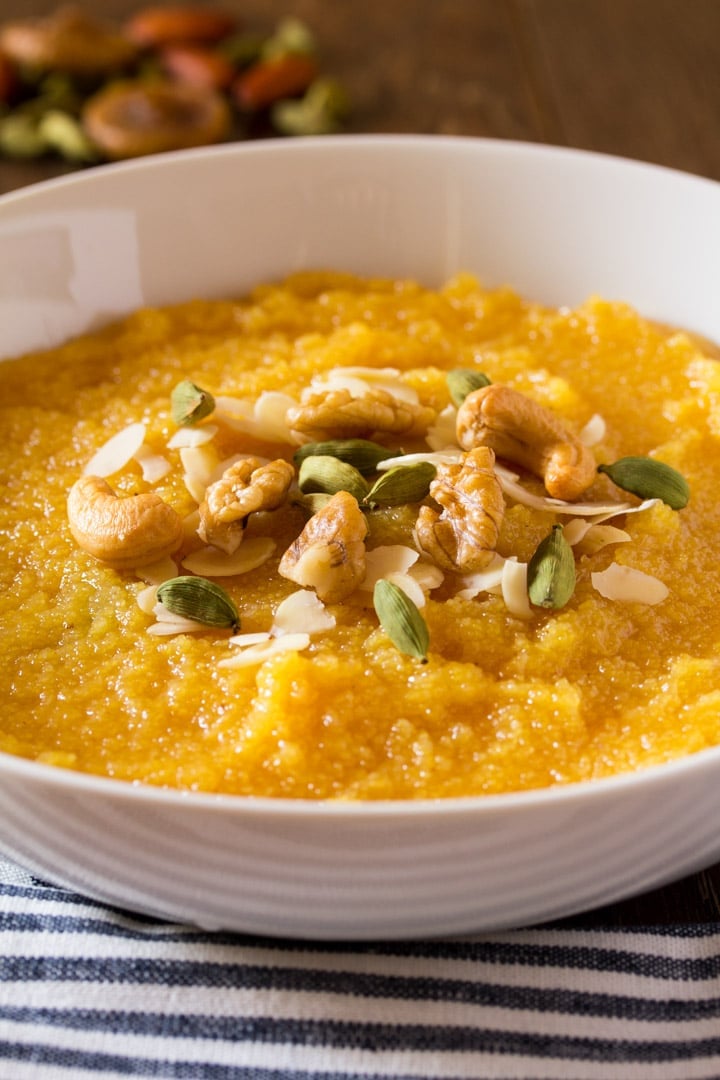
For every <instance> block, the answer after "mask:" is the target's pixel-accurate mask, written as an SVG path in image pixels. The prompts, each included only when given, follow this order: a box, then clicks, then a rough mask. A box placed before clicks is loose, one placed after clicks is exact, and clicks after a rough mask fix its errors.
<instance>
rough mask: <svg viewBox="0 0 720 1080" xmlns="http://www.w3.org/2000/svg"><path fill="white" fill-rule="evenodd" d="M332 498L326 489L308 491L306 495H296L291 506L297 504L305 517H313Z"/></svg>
mask: <svg viewBox="0 0 720 1080" xmlns="http://www.w3.org/2000/svg"><path fill="white" fill-rule="evenodd" d="M331 499H332V495H329V494H328V493H327V492H326V491H309V492H308V494H307V495H297V496H296V497H295V498H294V499H293V500H292V503H293V506H299V507H300V509H301V510H302V512H303V513H304V514H305V515H306V517H309V518H311V517H313V515H314V514H317V513H318V512H319V511H320V510H323V509H324V508H325V507H326V506H327V504H328V503H329V502H330V500H331Z"/></svg>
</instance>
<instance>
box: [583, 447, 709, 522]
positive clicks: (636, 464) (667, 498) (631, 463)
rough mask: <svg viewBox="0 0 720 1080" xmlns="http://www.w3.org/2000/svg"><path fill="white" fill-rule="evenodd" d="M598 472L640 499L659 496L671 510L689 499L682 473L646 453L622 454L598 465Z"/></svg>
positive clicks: (657, 497) (687, 487) (678, 507)
mask: <svg viewBox="0 0 720 1080" xmlns="http://www.w3.org/2000/svg"><path fill="white" fill-rule="evenodd" d="M598 472H600V473H605V475H606V476H609V477H610V479H611V480H612V482H613V484H616V485H617V487H619V488H622V490H623V491H629V492H630V493H631V494H632V495H637V496H638V497H639V498H641V499H661V500H662V501H663V502H664V503H667V505H668V506H669V507H671V508H672V509H673V510H682V508H683V507H684V506H687V504H688V502H689V500H690V485H689V484H688V482H687V480H686V479H685V477H684V476H683V475H682V473H679V472H678V471H677V469H673V467H672V465H666V464H665V462H664V461H656V460H655V458H649V457H624V458H620V459H619V460H618V461H616V462H614V463H613V464H612V465H598Z"/></svg>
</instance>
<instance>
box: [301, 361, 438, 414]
mask: <svg viewBox="0 0 720 1080" xmlns="http://www.w3.org/2000/svg"><path fill="white" fill-rule="evenodd" d="M330 390H347V391H349V393H350V394H352V396H353V397H363V396H364V395H365V394H367V392H368V390H384V391H385V392H386V393H388V394H392V396H393V397H394V398H397V399H398V400H399V401H407V402H409V403H410V404H412V405H417V404H418V401H419V398H418V394H417V391H416V390H414V389H413V388H412V387H411V386H408V385H407V383H405V382H403V380H402V373H401V372H400V371H399V370H398V369H397V368H372V367H360V366H354V367H353V366H349V367H340V368H332V369H331V370H330V371H327V372H325V374H324V375H318V376H316V377H315V378H314V379H313V380H312V381H311V383H310V386H309V387H308V391H307V393H309V394H317V393H323V392H324V391H330Z"/></svg>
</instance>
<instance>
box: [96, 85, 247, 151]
mask: <svg viewBox="0 0 720 1080" xmlns="http://www.w3.org/2000/svg"><path fill="white" fill-rule="evenodd" d="M82 119H83V124H84V127H85V131H86V132H87V134H88V136H89V137H90V138H91V139H92V140H93V142H94V143H95V144H96V145H97V146H98V148H99V149H100V150H101V151H102V152H103V153H104V154H105V155H106V156H107V157H109V158H113V159H119V158H130V157H141V156H142V155H143V154H157V153H162V152H163V151H165V150H182V149H185V148H187V147H191V146H205V145H207V144H208V143H215V142H220V141H221V140H222V139H224V138H225V137H226V136H227V135H228V134H229V131H230V124H231V117H230V109H229V107H228V105H227V102H226V101H225V100H224V98H223V97H221V95H220V94H218V93H216V92H215V91H214V90H212V89H208V88H207V87H198V86H190V85H189V84H187V83H170V82H156V83H143V82H127V83H117V84H114V85H111V86H108V87H106V89H104V90H101V91H100V92H99V93H97V94H95V96H94V97H92V98H91V99H90V100H89V101H88V103H87V104H86V106H85V109H84V111H83V117H82Z"/></svg>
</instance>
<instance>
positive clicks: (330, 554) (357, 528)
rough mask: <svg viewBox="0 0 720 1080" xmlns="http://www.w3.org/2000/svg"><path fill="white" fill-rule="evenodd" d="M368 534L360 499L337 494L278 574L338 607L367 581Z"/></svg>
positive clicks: (307, 528)
mask: <svg viewBox="0 0 720 1080" xmlns="http://www.w3.org/2000/svg"><path fill="white" fill-rule="evenodd" d="M367 531H368V527H367V522H366V520H365V517H364V515H363V513H362V511H361V509H360V507H359V506H358V504H357V499H354V498H353V497H352V495H349V494H348V493H347V492H346V491H338V492H337V494H335V495H333V496H332V498H331V499H330V500H329V502H328V503H327V504H326V505H325V506H324V507H323V509H322V510H319V511H318V513H317V514H314V515H313V516H312V517H311V518H310V520H309V521H308V523H307V525H306V526H305V528H304V529H303V531H302V532H301V533H300V535H299V536H298V538H297V540H295V541H294V543H292V544H291V545H290V547H289V548H288V549H287V551H286V552H285V554H284V555H283V557H282V559H281V560H280V566H279V568H278V570H279V573H280V574H281V576H282V577H285V578H289V579H290V581H295V582H297V584H298V585H302V586H304V587H305V588H310V589H314V590H315V592H316V593H317V595H318V596H319V597H320V599H321V600H323V601H324V602H325V603H328V604H337V603H339V602H340V601H341V600H344V599H345V598H346V597H347V596H349V595H350V593H352V592H354V591H355V589H356V588H357V587H358V585H359V584H360V582H361V581H362V580H363V578H364V577H365V537H366V536H367Z"/></svg>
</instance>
